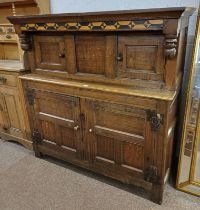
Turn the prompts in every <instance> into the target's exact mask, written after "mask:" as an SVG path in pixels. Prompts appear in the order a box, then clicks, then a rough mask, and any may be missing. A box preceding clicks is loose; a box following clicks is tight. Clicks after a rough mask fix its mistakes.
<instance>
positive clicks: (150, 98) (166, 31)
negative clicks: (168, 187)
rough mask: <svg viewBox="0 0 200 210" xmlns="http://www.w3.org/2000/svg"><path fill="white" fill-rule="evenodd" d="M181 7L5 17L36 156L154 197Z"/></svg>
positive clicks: (181, 44)
mask: <svg viewBox="0 0 200 210" xmlns="http://www.w3.org/2000/svg"><path fill="white" fill-rule="evenodd" d="M192 12H193V10H192V9H190V8H187V9H185V8H171V9H155V10H137V11H123V12H103V13H101V12H100V13H83V14H59V15H39V16H25V17H10V18H9V20H10V21H11V23H13V24H14V25H15V29H16V31H17V33H18V35H19V37H20V41H21V46H22V49H23V50H24V51H25V54H26V55H27V56H26V57H27V60H26V63H28V64H29V65H28V66H27V68H28V69H31V72H32V73H31V74H29V75H24V76H21V77H20V78H21V81H22V85H23V90H24V96H25V98H26V108H27V110H28V113H29V119H30V120H29V121H30V126H31V132H32V133H31V134H32V140H33V145H34V151H35V154H36V156H40V155H41V154H48V155H51V156H54V157H57V158H59V159H63V160H66V161H68V162H71V163H73V164H76V165H79V166H81V167H84V168H87V169H90V170H92V171H95V172H97V173H100V174H103V175H106V176H109V177H112V178H114V179H118V180H120V181H122V182H125V183H130V184H135V185H139V186H142V187H144V188H145V189H146V190H148V191H149V192H150V194H151V199H152V200H153V201H154V202H156V203H161V202H162V197H163V188H164V184H165V183H166V181H167V177H168V176H169V171H170V163H171V156H172V145H173V137H174V128H175V125H176V107H177V97H178V93H179V89H180V85H181V80H182V73H183V68H184V66H183V64H184V56H185V44H186V38H187V28H188V19H189V16H190V15H191V13H192Z"/></svg>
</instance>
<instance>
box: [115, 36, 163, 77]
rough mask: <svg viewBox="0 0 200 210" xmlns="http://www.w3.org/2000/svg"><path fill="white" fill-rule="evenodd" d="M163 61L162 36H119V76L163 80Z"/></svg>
mask: <svg viewBox="0 0 200 210" xmlns="http://www.w3.org/2000/svg"><path fill="white" fill-rule="evenodd" d="M164 61H165V60H164V37H162V36H149V37H148V36H119V40H118V68H119V72H118V76H119V77H125V78H132V79H141V80H154V81H158V80H160V81H163V80H164V64H165V62H164Z"/></svg>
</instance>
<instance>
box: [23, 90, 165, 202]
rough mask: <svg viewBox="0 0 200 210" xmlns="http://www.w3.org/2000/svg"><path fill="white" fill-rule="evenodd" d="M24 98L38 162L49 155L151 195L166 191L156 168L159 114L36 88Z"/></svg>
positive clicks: (159, 133)
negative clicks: (135, 186) (155, 187)
mask: <svg viewBox="0 0 200 210" xmlns="http://www.w3.org/2000/svg"><path fill="white" fill-rule="evenodd" d="M26 95H27V103H26V104H27V109H28V113H29V119H30V123H31V128H32V140H33V147H34V151H35V154H36V156H40V155H41V154H48V155H50V156H54V157H56V158H59V159H63V160H66V161H68V162H71V163H73V164H76V165H79V166H82V167H84V168H87V169H90V170H92V171H95V172H97V173H100V174H103V175H106V176H109V177H112V178H115V179H118V180H120V181H123V182H126V183H131V184H136V185H139V186H142V187H144V188H146V189H148V190H150V191H152V190H154V189H153V187H152V186H154V185H155V186H157V185H158V186H160V187H158V188H159V189H161V188H162V186H163V184H164V183H163V182H162V179H161V176H162V170H163V169H162V168H159V167H158V166H157V162H158V161H159V160H161V159H162V158H163V156H162V147H160V145H162V144H164V143H163V142H162V140H163V138H160V139H159V138H158V137H159V136H160V135H161V134H162V132H163V127H164V123H163V122H162V120H163V119H162V117H163V115H161V114H157V113H156V111H157V110H151V109H147V108H145V109H144V108H142V105H140V104H139V105H138V106H130V105H125V104H119V103H110V102H105V101H102V100H97V99H86V98H81V97H76V96H69V95H65V94H61V93H55V92H53V91H47V90H42V89H36V88H28V89H27V88H26ZM153 120H154V121H157V125H156V126H157V127H155V125H153V124H152V122H153ZM156 129H157V130H156ZM156 142H159V144H156ZM158 147H160V148H159V149H158ZM158 150H159V151H161V153H157V151H158ZM159 155H160V157H159ZM161 191H162V190H161ZM152 194H154V193H152ZM159 194H160V193H159ZM159 194H157V195H159ZM161 197H162V193H161V195H159V196H158V197H156V198H155V199H154V198H152V200H154V201H155V202H157V203H159V202H160V201H161Z"/></svg>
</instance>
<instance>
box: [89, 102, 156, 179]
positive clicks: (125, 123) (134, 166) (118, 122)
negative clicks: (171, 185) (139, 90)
mask: <svg viewBox="0 0 200 210" xmlns="http://www.w3.org/2000/svg"><path fill="white" fill-rule="evenodd" d="M88 106H89V110H90V114H89V118H90V120H89V124H88V136H87V138H88V144H89V147H88V148H89V154H90V158H91V161H92V162H93V164H95V166H97V167H99V168H100V170H103V173H105V174H107V173H108V171H110V173H111V176H117V177H118V178H119V179H124V180H125V181H126V180H128V179H129V177H131V176H132V175H134V177H138V178H142V179H143V178H144V171H145V169H147V167H148V166H149V165H150V164H151V162H152V155H151V148H152V134H151V132H150V126H149V122H147V120H146V110H143V109H138V108H136V107H131V106H126V105H119V104H113V103H107V102H102V101H92V100H88ZM147 136H148V140H147ZM104 169H105V170H104Z"/></svg>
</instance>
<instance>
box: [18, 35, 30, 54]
mask: <svg viewBox="0 0 200 210" xmlns="http://www.w3.org/2000/svg"><path fill="white" fill-rule="evenodd" d="M19 42H20V45H21V48H22V50H24V51H29V50H30V49H31V39H30V36H28V35H27V34H20V35H19Z"/></svg>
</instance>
